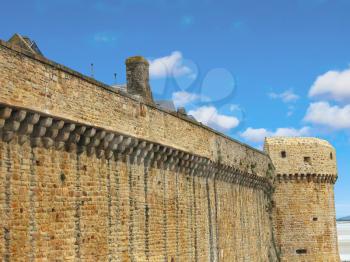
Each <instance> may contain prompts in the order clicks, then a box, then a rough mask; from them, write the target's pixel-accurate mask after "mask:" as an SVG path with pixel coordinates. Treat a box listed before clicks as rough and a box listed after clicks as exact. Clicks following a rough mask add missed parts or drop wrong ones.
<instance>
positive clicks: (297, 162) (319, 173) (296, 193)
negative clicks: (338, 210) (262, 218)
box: [264, 137, 339, 261]
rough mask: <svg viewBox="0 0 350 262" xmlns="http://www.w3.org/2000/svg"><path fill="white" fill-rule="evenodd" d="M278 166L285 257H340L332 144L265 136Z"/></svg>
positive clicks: (278, 216) (278, 217) (279, 235)
mask: <svg viewBox="0 0 350 262" xmlns="http://www.w3.org/2000/svg"><path fill="white" fill-rule="evenodd" d="M264 150H265V152H267V153H268V154H269V155H270V158H271V160H272V163H273V165H274V166H275V169H276V170H275V173H276V179H275V187H276V188H275V193H274V204H275V208H274V227H275V232H276V241H277V244H278V246H279V248H280V252H281V259H282V261H339V254H338V244H337V232H336V221H335V208H334V191H333V189H334V183H335V181H336V180H337V164H336V155H335V150H334V148H333V147H332V146H331V145H330V144H329V143H328V142H327V141H325V140H321V139H317V138H306V137H305V138H286V137H276V138H266V139H265V145H264Z"/></svg>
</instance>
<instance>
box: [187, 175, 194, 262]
mask: <svg viewBox="0 0 350 262" xmlns="http://www.w3.org/2000/svg"><path fill="white" fill-rule="evenodd" d="M186 181H187V190H186V191H187V193H188V195H187V197H188V200H189V201H188V204H189V207H188V212H187V226H188V229H189V236H188V240H189V241H188V242H189V248H190V255H191V261H192V258H193V239H192V210H193V208H192V204H193V200H192V193H193V191H192V188H191V187H192V186H191V181H192V180H191V177H190V176H189V175H188V174H186Z"/></svg>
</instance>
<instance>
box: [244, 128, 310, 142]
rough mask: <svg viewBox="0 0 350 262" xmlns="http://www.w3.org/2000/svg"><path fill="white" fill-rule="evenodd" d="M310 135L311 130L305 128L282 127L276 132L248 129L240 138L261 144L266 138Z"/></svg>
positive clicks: (263, 129)
mask: <svg viewBox="0 0 350 262" xmlns="http://www.w3.org/2000/svg"><path fill="white" fill-rule="evenodd" d="M309 134H310V128H309V127H307V126H305V127H302V128H300V129H296V128H292V127H281V128H277V129H276V130H275V131H271V130H268V129H265V128H252V127H248V128H247V129H246V130H245V131H244V132H242V133H240V136H241V137H242V138H244V139H245V140H246V141H248V142H252V143H256V144H260V143H262V142H264V139H265V137H272V136H288V137H294V136H307V135H309Z"/></svg>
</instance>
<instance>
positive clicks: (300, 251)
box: [295, 249, 307, 254]
mask: <svg viewBox="0 0 350 262" xmlns="http://www.w3.org/2000/svg"><path fill="white" fill-rule="evenodd" d="M295 252H296V253H297V254H306V253H307V250H306V249H297V250H296V251H295Z"/></svg>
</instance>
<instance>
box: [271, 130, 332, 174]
mask: <svg viewBox="0 0 350 262" xmlns="http://www.w3.org/2000/svg"><path fill="white" fill-rule="evenodd" d="M264 150H265V152H267V153H268V154H269V155H270V157H271V159H272V161H273V164H274V166H275V168H276V174H277V175H281V176H283V175H284V176H286V175H287V176H288V177H289V175H296V174H298V175H304V176H307V175H324V176H332V177H334V178H336V177H337V163H336V153H335V149H334V147H333V146H332V145H331V144H330V143H329V142H327V141H325V140H322V139H319V138H314V137H273V138H266V140H265V146H264Z"/></svg>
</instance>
